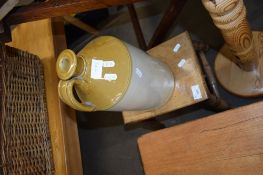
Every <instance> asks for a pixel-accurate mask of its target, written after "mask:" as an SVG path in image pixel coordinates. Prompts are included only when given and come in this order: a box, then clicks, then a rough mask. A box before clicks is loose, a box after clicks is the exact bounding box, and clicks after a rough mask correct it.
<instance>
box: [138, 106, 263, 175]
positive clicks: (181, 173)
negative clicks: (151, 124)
mask: <svg viewBox="0 0 263 175" xmlns="http://www.w3.org/2000/svg"><path fill="white" fill-rule="evenodd" d="M138 144H139V149H140V154H141V158H142V162H143V166H144V171H145V174H146V175H199V174H200V175H201V174H202V175H204V174H208V175H211V174H212V175H216V174H231V175H249V174H253V175H262V174H263V102H259V103H255V104H252V105H249V106H245V107H241V108H237V109H234V110H230V111H226V112H223V113H219V114H216V115H213V116H210V117H206V118H203V119H199V120H196V121H193V122H189V123H186V124H181V125H178V126H174V127H172V128H169V129H163V130H160V131H157V132H153V133H149V134H146V135H144V136H142V137H141V138H139V140H138Z"/></svg>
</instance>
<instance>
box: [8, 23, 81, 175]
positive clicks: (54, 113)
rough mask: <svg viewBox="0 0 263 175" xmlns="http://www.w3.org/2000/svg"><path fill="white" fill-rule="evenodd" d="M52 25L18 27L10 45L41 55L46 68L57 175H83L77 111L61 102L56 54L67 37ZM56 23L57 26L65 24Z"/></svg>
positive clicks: (47, 94)
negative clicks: (56, 69)
mask: <svg viewBox="0 0 263 175" xmlns="http://www.w3.org/2000/svg"><path fill="white" fill-rule="evenodd" d="M52 24H53V23H52V22H51V20H50V19H45V20H40V21H35V22H30V23H24V24H21V25H18V26H16V28H15V29H14V30H13V31H12V43H9V45H10V46H13V47H16V48H19V49H21V50H25V51H28V52H30V53H33V54H35V55H38V56H39V57H40V59H41V61H42V63H43V65H44V75H45V87H46V96H47V107H48V116H49V129H50V135H51V143H52V151H53V159H54V164H55V175H74V174H76V175H82V174H83V172H82V162H81V155H80V148H79V139H78V130H77V125H76V118H75V112H74V111H73V110H72V109H70V108H68V107H66V106H65V105H64V104H63V103H62V102H61V101H60V100H59V97H58V91H57V84H58V79H57V76H56V71H55V62H56V55H57V52H58V51H59V50H61V49H64V48H65V46H66V45H65V38H64V34H63V30H61V29H56V28H54V26H52ZM55 24H56V27H58V26H59V24H62V23H59V21H57V22H56V23H55ZM52 27H53V29H52ZM62 29H63V28H62ZM53 34H54V37H53Z"/></svg>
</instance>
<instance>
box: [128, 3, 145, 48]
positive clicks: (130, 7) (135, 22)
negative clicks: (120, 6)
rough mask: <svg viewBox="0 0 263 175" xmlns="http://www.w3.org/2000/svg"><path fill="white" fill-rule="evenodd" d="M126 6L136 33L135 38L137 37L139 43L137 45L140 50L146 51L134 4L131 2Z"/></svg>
mask: <svg viewBox="0 0 263 175" xmlns="http://www.w3.org/2000/svg"><path fill="white" fill-rule="evenodd" d="M127 7H128V10H129V14H130V17H131V21H132V25H133V29H134V32H135V34H136V38H137V41H138V43H139V46H140V48H141V49H142V50H145V51H146V50H147V46H146V42H145V39H144V36H143V33H142V29H141V26H140V23H139V19H138V16H137V13H136V10H135V8H134V5H133V4H128V5H127Z"/></svg>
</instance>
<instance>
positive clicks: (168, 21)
mask: <svg viewBox="0 0 263 175" xmlns="http://www.w3.org/2000/svg"><path fill="white" fill-rule="evenodd" d="M186 2H187V0H171V2H170V4H169V6H168V8H167V10H166V11H165V13H164V15H163V18H162V19H161V22H160V23H159V25H158V27H157V28H156V30H155V32H154V34H153V36H152V38H151V40H150V43H149V45H148V49H151V48H153V47H154V46H156V45H158V44H160V43H161V42H162V41H163V39H164V37H165V36H166V34H167V31H168V30H169V28H170V27H171V26H172V24H173V21H175V19H176V17H177V16H178V15H179V13H180V12H181V10H182V9H183V7H184V5H185V3H186Z"/></svg>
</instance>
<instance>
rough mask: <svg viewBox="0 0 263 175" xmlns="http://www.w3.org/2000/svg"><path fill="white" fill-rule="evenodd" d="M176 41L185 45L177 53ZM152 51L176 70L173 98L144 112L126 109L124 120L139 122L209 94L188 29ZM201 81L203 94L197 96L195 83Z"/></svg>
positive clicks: (154, 55)
mask: <svg viewBox="0 0 263 175" xmlns="http://www.w3.org/2000/svg"><path fill="white" fill-rule="evenodd" d="M176 44H180V45H181V48H180V49H179V50H178V52H177V53H175V52H174V51H173V49H174V47H175V46H176ZM148 53H149V54H150V55H151V56H153V57H155V58H158V59H160V60H162V61H163V62H165V63H166V64H168V65H169V66H170V68H171V70H172V71H173V74H174V77H175V89H174V92H173V95H172V98H171V99H170V100H169V101H168V102H167V103H166V104H165V105H164V106H162V107H161V108H159V109H156V110H151V111H144V112H130V111H129V112H128V111H127V112H123V119H124V123H126V124H127V123H131V122H137V121H141V120H145V119H149V118H153V117H156V116H158V115H161V114H164V113H168V112H171V111H174V110H177V109H180V108H183V107H186V106H190V105H193V104H196V103H198V102H200V101H204V100H206V99H207V98H208V90H207V86H206V84H205V80H204V78H203V77H202V72H201V69H200V66H199V63H198V60H197V57H196V54H195V51H194V48H193V46H192V42H191V40H190V36H189V34H188V33H187V32H184V33H182V34H180V35H178V36H176V37H174V38H172V39H170V40H168V41H166V42H164V43H162V44H160V45H158V46H157V47H155V48H153V49H151V50H149V51H148ZM182 59H185V60H186V63H185V64H184V65H183V66H182V67H178V63H179V62H180V61H181V60H182ZM194 85H199V88H200V92H201V95H202V98H200V99H198V100H195V99H194V98H193V93H192V90H191V87H192V86H194Z"/></svg>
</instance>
